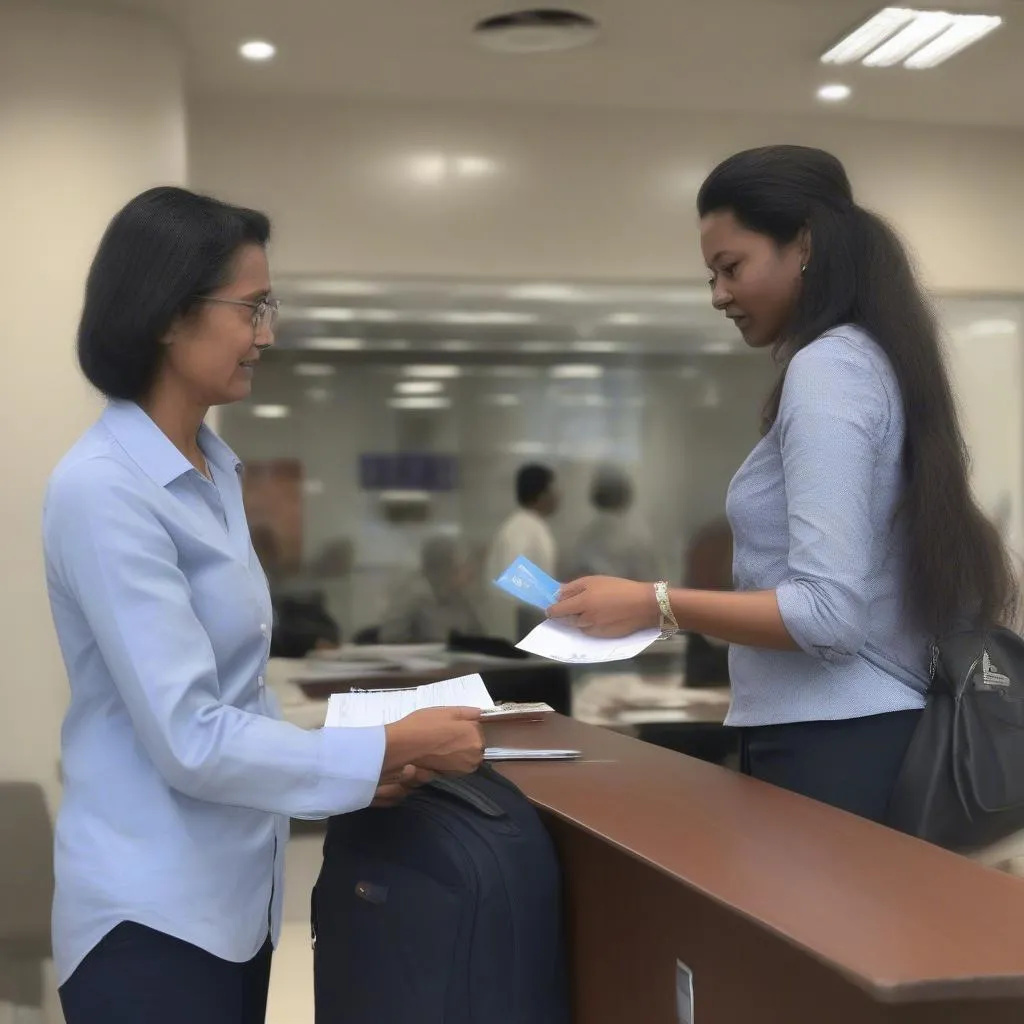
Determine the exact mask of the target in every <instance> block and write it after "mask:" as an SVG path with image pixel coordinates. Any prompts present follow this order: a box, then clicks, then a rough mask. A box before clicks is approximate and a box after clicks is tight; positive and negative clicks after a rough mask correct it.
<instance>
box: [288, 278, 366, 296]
mask: <svg viewBox="0 0 1024 1024" xmlns="http://www.w3.org/2000/svg"><path fill="white" fill-rule="evenodd" d="M384 290H385V289H384V286H383V285H382V284H377V283H376V282H375V281H332V280H330V279H326V280H322V281H304V282H303V283H302V284H301V285H300V286H299V291H300V292H301V293H302V294H303V295H380V294H382V293H383V292H384Z"/></svg>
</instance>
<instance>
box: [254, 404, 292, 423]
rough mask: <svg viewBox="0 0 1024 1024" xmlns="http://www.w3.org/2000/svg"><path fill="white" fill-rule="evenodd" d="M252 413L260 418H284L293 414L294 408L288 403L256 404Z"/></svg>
mask: <svg viewBox="0 0 1024 1024" xmlns="http://www.w3.org/2000/svg"><path fill="white" fill-rule="evenodd" d="M252 414H253V416H255V417H256V419H258V420H283V419H287V418H288V417H289V416H291V414H292V410H291V407H290V406H287V405H254V406H253V407H252Z"/></svg>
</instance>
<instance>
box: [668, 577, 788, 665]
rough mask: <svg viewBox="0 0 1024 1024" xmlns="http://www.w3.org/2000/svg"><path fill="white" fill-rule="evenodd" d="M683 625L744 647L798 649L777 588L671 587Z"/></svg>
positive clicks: (678, 617) (691, 629)
mask: <svg viewBox="0 0 1024 1024" xmlns="http://www.w3.org/2000/svg"><path fill="white" fill-rule="evenodd" d="M669 600H670V601H671V604H672V611H673V613H674V614H675V617H676V621H677V622H678V623H679V628H680V629H682V630H685V631H686V632H688V633H702V634H704V635H706V636H711V637H716V638H717V639H719V640H725V641H726V642H728V643H731V644H741V645H743V646H744V647H763V648H769V649H771V650H778V651H797V650H799V649H800V648H799V646H798V645H797V643H796V641H795V640H794V639H793V637H792V636H790V633H789V630H788V629H786V624H785V622H783V620H782V614H781V613H780V611H779V603H778V601H777V600H776V598H775V591H774V590H756V591H742V592H741V591H730V590H721V591H719V590H687V589H676V590H670V591H669Z"/></svg>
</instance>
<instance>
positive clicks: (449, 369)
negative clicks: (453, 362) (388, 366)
mask: <svg viewBox="0 0 1024 1024" xmlns="http://www.w3.org/2000/svg"><path fill="white" fill-rule="evenodd" d="M402 373H403V374H404V375H405V376H406V377H418V378H420V379H427V380H451V379H452V378H453V377H458V376H460V375H461V373H462V371H461V369H460V368H459V367H458V366H445V365H434V364H424V365H421V366H406V367H403V368H402Z"/></svg>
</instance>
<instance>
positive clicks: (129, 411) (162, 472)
mask: <svg viewBox="0 0 1024 1024" xmlns="http://www.w3.org/2000/svg"><path fill="white" fill-rule="evenodd" d="M102 422H103V424H104V425H105V426H106V428H107V429H108V430H109V431H110V433H111V434H112V435H113V436H114V439H115V440H116V441H117V443H118V444H119V445H121V447H122V448H123V449H124V450H125V452H127V454H128V456H129V457H130V458H131V459H132V461H133V462H135V463H136V464H137V465H138V466H139V468H140V469H141V470H142V471H143V472H144V473H146V475H147V476H149V477H150V478H151V479H152V480H153V482H154V483H156V484H157V485H158V486H160V487H166V486H167V485H168V484H169V483H171V482H172V481H174V480H177V479H178V477H180V476H184V475H185V474H186V473H188V472H195V466H193V465H192V463H191V462H189V461H188V459H186V458H185V456H184V455H183V454H182V453H181V452H180V451H179V450H178V449H177V448H176V447H175V446H174V444H173V443H172V442H171V440H170V438H168V436H167V435H166V434H165V433H164V432H163V431H162V430H161V429H160V428H159V427H158V426H157V425H156V424H155V423H154V422H153V421H152V420H151V419H150V418H149V416H147V415H146V413H145V412H143V410H142V409H141V408H140V407H139V406H138V405H136V404H135V402H122V401H113V402H111V403H110V404H109V405H108V406H107V408H106V411H105V412H104V413H103V417H102ZM199 444H200V447H202V449H203V453H204V454H205V455H206V458H207V459H208V460H209V461H210V463H211V464H212V465H214V466H215V467H216V468H218V469H222V470H226V471H227V472H233V473H237V472H239V471H240V470H241V468H242V464H241V462H240V461H239V459H238V456H237V455H235V453H234V452H233V451H232V450H231V449H230V448H229V447H228V446H227V445H226V444H225V443H224V442H223V441H222V440H221V439H220V438H219V437H218V436H217V435H216V434H215V433H214V432H213V431H212V430H211V429H210V428H209V427H208V426H207V425H206V424H205V423H204V424H203V425H202V426H201V427H200V428H199Z"/></svg>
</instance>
